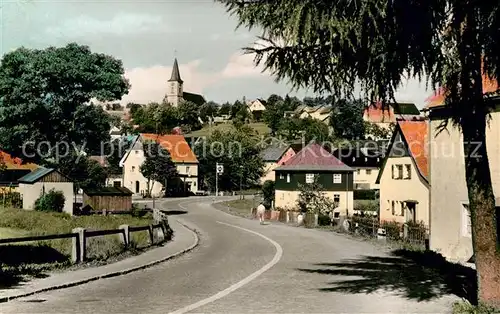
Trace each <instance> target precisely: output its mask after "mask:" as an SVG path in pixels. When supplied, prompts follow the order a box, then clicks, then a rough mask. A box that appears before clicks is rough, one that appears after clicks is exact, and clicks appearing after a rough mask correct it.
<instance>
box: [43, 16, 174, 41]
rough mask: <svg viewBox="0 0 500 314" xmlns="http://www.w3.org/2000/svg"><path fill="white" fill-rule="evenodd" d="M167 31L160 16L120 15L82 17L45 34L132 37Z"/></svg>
mask: <svg viewBox="0 0 500 314" xmlns="http://www.w3.org/2000/svg"><path fill="white" fill-rule="evenodd" d="M165 29H167V27H166V25H165V23H164V22H163V19H162V17H161V16H159V15H148V14H133V13H118V14H117V15H115V16H114V17H113V18H112V19H108V20H98V19H96V18H93V17H90V16H86V15H81V16H79V17H77V18H71V19H66V20H64V21H63V22H62V23H61V24H60V25H57V26H51V27H48V28H47V29H46V30H45V32H46V33H47V34H48V35H52V36H61V35H63V36H66V37H73V38H75V37H77V38H81V37H85V36H88V35H113V36H130V35H137V34H143V33H151V32H154V31H159V30H160V31H164V30H165Z"/></svg>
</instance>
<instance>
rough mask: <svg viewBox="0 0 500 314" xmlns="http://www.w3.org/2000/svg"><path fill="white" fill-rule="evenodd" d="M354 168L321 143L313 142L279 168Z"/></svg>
mask: <svg viewBox="0 0 500 314" xmlns="http://www.w3.org/2000/svg"><path fill="white" fill-rule="evenodd" d="M280 169H281V170H286V169H289V170H344V171H345V170H347V171H349V170H352V169H351V168H350V167H348V166H347V165H346V164H344V163H343V162H342V161H340V160H339V159H337V158H336V157H335V156H333V155H332V154H330V153H329V152H328V151H327V150H326V149H324V148H323V147H321V145H319V144H316V143H311V144H309V145H307V146H306V147H304V148H303V149H302V150H301V151H300V152H298V153H297V154H295V155H294V156H293V157H291V158H290V159H289V160H288V161H286V162H285V163H284V164H283V166H281V167H279V168H278V170H280Z"/></svg>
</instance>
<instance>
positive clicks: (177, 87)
mask: <svg viewBox="0 0 500 314" xmlns="http://www.w3.org/2000/svg"><path fill="white" fill-rule="evenodd" d="M183 83H184V82H183V81H182V79H181V73H180V71H179V64H178V63H177V58H175V59H174V66H173V68H172V75H171V76H170V80H168V89H167V102H168V103H170V104H171V105H173V106H174V107H177V106H178V105H179V103H180V102H181V101H182V100H183V86H182V85H183Z"/></svg>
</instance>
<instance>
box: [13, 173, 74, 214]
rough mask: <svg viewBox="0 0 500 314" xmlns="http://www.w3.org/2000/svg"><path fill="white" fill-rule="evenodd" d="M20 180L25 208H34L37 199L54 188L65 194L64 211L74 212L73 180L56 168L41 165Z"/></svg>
mask: <svg viewBox="0 0 500 314" xmlns="http://www.w3.org/2000/svg"><path fill="white" fill-rule="evenodd" d="M18 182H19V192H20V194H21V195H22V197H23V209H30V210H32V209H34V207H35V201H36V200H37V199H38V198H39V197H40V196H41V195H43V194H44V193H47V192H49V191H50V190H52V189H54V190H55V191H61V192H62V193H63V194H64V198H65V200H66V202H65V203H64V208H63V211H64V212H65V213H68V214H70V215H72V214H73V202H74V200H75V194H74V190H73V182H72V181H71V180H70V179H69V178H68V177H66V176H65V175H63V174H62V173H60V172H59V171H57V170H56V169H52V168H43V167H40V168H38V169H36V170H34V171H33V172H30V173H28V174H27V175H25V176H23V177H22V178H20V179H19V180H18Z"/></svg>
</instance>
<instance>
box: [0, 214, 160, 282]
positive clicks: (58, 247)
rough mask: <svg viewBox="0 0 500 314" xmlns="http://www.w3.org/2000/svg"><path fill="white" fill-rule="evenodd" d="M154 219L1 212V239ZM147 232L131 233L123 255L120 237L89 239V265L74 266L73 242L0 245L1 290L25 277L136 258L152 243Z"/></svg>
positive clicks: (126, 216) (55, 241) (148, 215)
mask: <svg viewBox="0 0 500 314" xmlns="http://www.w3.org/2000/svg"><path fill="white" fill-rule="evenodd" d="M151 222H152V217H151V215H150V214H147V215H145V216H143V217H133V216H131V215H110V216H100V215H99V216H98V215H95V216H80V217H78V216H69V215H67V214H64V213H46V212H37V211H26V210H20V209H0V236H1V238H11V237H22V236H37V235H48V234H61V233H69V232H71V231H72V230H73V229H74V228H78V227H81V228H85V229H87V230H108V229H116V228H118V227H119V226H120V225H123V224H128V225H131V226H143V225H147V224H150V223H151ZM148 241H149V235H148V232H147V231H141V232H134V233H132V234H131V243H132V247H131V249H130V250H127V251H126V252H124V247H123V244H122V242H121V239H120V235H108V236H102V237H93V238H89V239H87V250H88V251H87V257H88V260H89V261H88V263H86V264H85V265H77V266H72V265H71V263H70V256H71V250H72V239H58V240H48V241H39V242H25V243H18V244H11V245H9V244H6V245H1V246H0V288H2V287H8V286H11V285H13V284H15V283H16V282H19V281H20V280H23V279H24V278H23V277H25V276H30V277H40V276H44V275H43V273H44V272H45V271H49V270H56V269H61V268H68V267H84V266H88V265H92V266H95V265H102V264H105V263H107V262H110V261H115V260H117V259H121V258H123V257H126V256H130V255H136V254H138V253H140V252H141V251H142V250H143V249H144V248H146V247H147V246H148V245H149V243H148Z"/></svg>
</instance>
